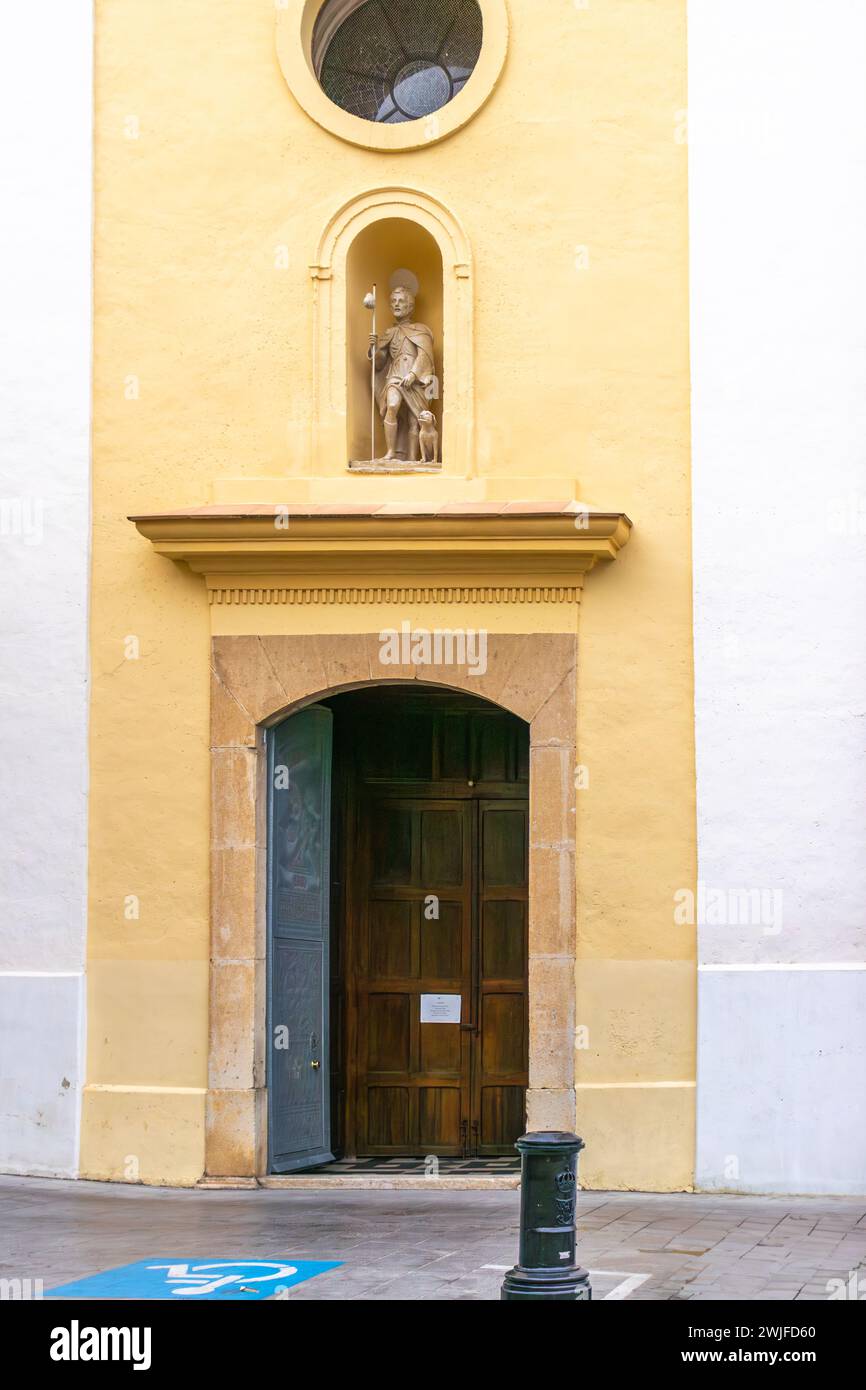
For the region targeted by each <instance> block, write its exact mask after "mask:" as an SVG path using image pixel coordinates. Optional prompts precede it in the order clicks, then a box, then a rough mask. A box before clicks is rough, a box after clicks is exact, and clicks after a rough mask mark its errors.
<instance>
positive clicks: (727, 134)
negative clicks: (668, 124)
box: [689, 0, 866, 1193]
mask: <svg viewBox="0 0 866 1390" xmlns="http://www.w3.org/2000/svg"><path fill="white" fill-rule="evenodd" d="M864 57H866V6H864V5H863V3H862V0H824V3H822V4H820V5H815V4H814V3H813V2H812V0H727V3H725V4H724V5H720V4H718V3H717V0H690V3H689V78H690V97H689V162H690V206H691V213H690V215H691V277H692V279H691V287H692V382H693V480H694V566H695V657H696V720H697V729H696V732H697V758H698V848H699V879H700V880H701V882H702V883H703V885H704V896H705V902H706V903H709V902H710V901H711V894H712V892H713V890H724V893H725V894H726V895H728V894H729V892H730V890H731V889H748V890H763V891H764V892H765V894H768V895H771V896H769V897H768V898H767V899H766V903H767V904H768V905H770V904H772V903H775V904H776V905H777V908H778V910H775V909H772V910H770V911H767V912H764V913H763V914H762V913H760V912H753V913H752V915H751V918H749V915H748V914H746V915H747V920H746V921H745V922H742V921H739V920H737V921H733V920H732V917H733V916H734V915H736V916H737V917H739V916H740V915H741V913H740V912H738V911H736V909H733V910H732V905H731V904H730V903H729V902H728V901H727V898H726V899H725V900H724V902H723V900H721V899H718V898H716V899H715V910H714V911H709V910H707V911H706V912H705V914H704V916H705V921H704V923H703V925H702V926H701V927H700V930H699V943H700V960H701V964H702V966H703V967H704V968H703V969H702V971H701V974H700V991H699V1024H698V1026H699V1056H698V1138H697V1148H698V1153H697V1183H698V1185H699V1186H700V1187H705V1188H713V1189H716V1188H722V1189H733V1190H738V1191H750V1192H828V1193H842V1192H851V1193H863V1192H866V1108H864V1103H863V1089H864V1087H863V1078H864V1075H866V1067H864V1062H866V1056H864V1041H866V970H864V969H852V968H851V967H852V966H856V965H858V964H859V965H862V964H863V963H864V962H866V849H864V842H866V329H864V324H866V269H864V266H866V258H864V254H863V229H864V226H866V121H864V116H863V96H862V92H863V63H864ZM774 894H775V895H780V896H778V897H773V896H772V895H774ZM720 903H723V906H722V907H720ZM756 903H757V900H756ZM768 966H776V967H779V968H774V969H768V968H767V967H768ZM804 967H808V968H804Z"/></svg>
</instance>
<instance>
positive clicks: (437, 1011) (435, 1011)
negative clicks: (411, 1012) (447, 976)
mask: <svg viewBox="0 0 866 1390" xmlns="http://www.w3.org/2000/svg"><path fill="white" fill-rule="evenodd" d="M461 1002H462V999H461V996H460V995H459V994H422V995H421V1022H422V1023H459V1022H460V1005H461Z"/></svg>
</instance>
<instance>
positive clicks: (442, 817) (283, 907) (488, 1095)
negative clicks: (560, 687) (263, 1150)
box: [267, 682, 529, 1172]
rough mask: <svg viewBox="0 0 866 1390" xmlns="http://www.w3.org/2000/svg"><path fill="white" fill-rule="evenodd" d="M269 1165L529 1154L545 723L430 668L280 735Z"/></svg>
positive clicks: (272, 831)
mask: <svg viewBox="0 0 866 1390" xmlns="http://www.w3.org/2000/svg"><path fill="white" fill-rule="evenodd" d="M268 780H269V803H270V804H269V816H268V825H269V837H268V838H269V846H268V881H269V893H268V1000H269V1018H268V1040H269V1046H268V1058H267V1069H268V1095H269V1126H268V1128H269V1146H268V1147H269V1164H268V1166H269V1169H270V1170H271V1171H272V1172H292V1171H298V1170H300V1169H304V1168H308V1167H311V1166H316V1165H317V1164H320V1163H322V1162H328V1161H329V1160H330V1159H332V1158H335V1159H344V1160H345V1159H348V1160H351V1159H355V1158H358V1159H364V1160H367V1161H370V1162H372V1161H375V1160H377V1159H378V1160H381V1161H383V1162H386V1161H389V1160H393V1159H398V1158H404V1157H405V1158H412V1157H414V1158H422V1157H427V1156H429V1155H436V1156H437V1157H441V1158H443V1159H468V1160H475V1161H484V1160H485V1159H490V1160H494V1159H495V1158H496V1157H498V1156H505V1155H508V1156H510V1155H513V1152H514V1149H513V1145H514V1140H515V1139H516V1138H517V1137H518V1136H519V1135H520V1134H521V1133H522V1132H523V1130H524V1129H525V1123H526V1115H525V1106H526V1087H527V1084H528V1053H529V1046H528V1024H529V1010H528V949H529V945H528V903H527V896H528V887H527V884H528V858H529V803H528V796H529V726H528V725H527V724H526V723H525V722H524V721H523V720H521V719H519V718H518V717H517V716H515V715H513V714H510V713H508V712H507V711H506V710H504V709H501V708H500V707H498V706H496V705H493V704H491V703H489V702H488V701H485V700H482V699H479V698H477V697H474V696H472V695H468V694H462V693H457V692H451V691H447V690H443V689H442V688H441V687H440V688H434V687H431V686H424V685H420V684H419V683H417V682H415V683H413V684H412V685H411V686H408V685H389V686H374V687H367V688H365V689H363V690H356V691H352V692H347V693H344V694H340V695H336V696H333V697H331V698H327V699H323V700H321V701H320V702H318V703H317V704H316V705H314V706H310V707H308V708H306V709H304V710H302V711H300V712H299V713H297V714H294V715H291V716H290V717H289V718H288V719H286V720H284V721H283V722H282V723H280V724H278V725H276V726H275V727H274V728H273V729H271V730H270V733H269V779H268Z"/></svg>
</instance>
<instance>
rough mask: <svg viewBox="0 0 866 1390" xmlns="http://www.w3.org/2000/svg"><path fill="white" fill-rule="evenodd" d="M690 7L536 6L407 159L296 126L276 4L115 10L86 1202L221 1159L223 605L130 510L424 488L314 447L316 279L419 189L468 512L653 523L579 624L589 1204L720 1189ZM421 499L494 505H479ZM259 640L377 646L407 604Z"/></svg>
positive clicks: (99, 146)
mask: <svg viewBox="0 0 866 1390" xmlns="http://www.w3.org/2000/svg"><path fill="white" fill-rule="evenodd" d="M685 8H686V6H685V0H605V3H603V4H601V3H599V4H596V3H593V4H592V5H590V7H589V8H587V9H582V8H578V7H577V6H575V5H573V4H572V3H571V0H543V2H542V3H540V2H539V0H510V3H509V11H510V17H511V33H510V43H509V52H508V58H507V61H506V65H505V69H504V72H503V74H502V78H501V80H500V82H499V85H498V87H497V89H496V91H495V92H494V94H493V96H492V97H491V99H490V101H489V102H488V103H487V104H486V105H485V106H484V108H483V109H482V110H481V111H480V112H479V113H478V115H477V116H476V117H475V118H474V120H472V121H471V122H470V123H469V124H468V125H467V126H466V127H465V129H464V130H462V131H461V132H459V133H458V134H456V135H455V136H453V137H451V138H449V139H447V140H444V141H442V142H440V143H434V144H432V145H430V146H429V147H428V148H424V149H421V150H418V151H413V152H408V153H407V152H404V153H382V152H374V151H369V150H364V149H361V148H358V147H356V146H353V145H350V144H347V143H344V142H342V141H340V140H338V139H336V138H334V136H333V135H331V134H329V133H328V132H326V131H325V130H323V129H321V128H320V127H319V126H318V125H316V124H315V123H314V122H312V121H311V120H310V119H309V117H308V116H307V115H306V114H305V113H304V112H303V111H302V110H301V109H300V107H299V106H298V105H297V104H296V103H295V101H294V100H293V98H292V96H291V95H290V92H289V90H288V88H287V86H286V82H285V80H284V78H283V74H282V72H281V70H280V67H279V65H278V62H277V57H276V51H275V35H274V29H275V11H274V4H273V0H184V3H183V4H182V5H181V4H177V3H174V0H98V3H97V52H96V229H95V254H96V265H95V375H94V480H93V593H92V613H91V642H92V664H93V697H92V715H91V757H92V770H91V841H90V843H91V851H90V852H91V869H90V894H91V897H90V930H89V946H88V974H89V993H88V1009H89V1013H88V1086H87V1088H86V1091H85V1097H84V1111H83V1126H82V1157H81V1168H82V1173H83V1174H84V1175H86V1176H94V1177H114V1178H124V1177H125V1178H130V1177H140V1178H141V1179H143V1180H144V1181H147V1182H175V1183H189V1182H194V1181H195V1180H196V1179H197V1178H198V1177H199V1176H200V1174H201V1172H202V1167H203V1151H204V1120H203V1109H204V1108H203V1093H204V1088H205V1086H206V1067H207V962H208V950H209V947H208V937H209V927H208V829H209V827H208V814H209V812H208V796H209V785H208V777H209V768H208V657H209V610H208V605H207V601H206V595H205V589H204V585H203V583H202V581H201V579H200V578H198V577H196V576H193V575H191V574H190V573H189V572H188V571H187V570H186V569H185V568H184V567H182V566H176V565H173V564H172V563H170V562H169V561H166V560H162V559H160V558H158V557H157V556H155V555H154V554H153V552H152V551H151V548H150V546H149V545H148V544H147V543H146V542H145V541H144V540H143V539H142V538H141V536H139V535H138V534H137V532H136V531H135V530H134V528H133V527H132V526H131V525H130V524H129V523H128V522H127V521H126V520H125V518H126V516H127V515H129V514H131V513H133V514H134V513H152V512H155V511H160V510H169V509H173V508H177V507H183V506H192V505H199V504H202V503H205V502H207V501H209V500H210V499H211V497H212V496H214V495H216V496H220V495H226V496H228V495H234V496H235V497H241V496H243V493H244V489H245V488H248V489H249V492H250V500H254V499H253V493H256V494H257V496H256V498H255V500H263V498H262V496H261V492H262V487H263V484H262V482H261V480H262V479H273V480H274V482H273V485H272V488H271V491H272V496H271V497H270V498H269V500H271V501H276V502H278V501H282V500H284V499H285V498H287V497H288V496H289V495H290V494H291V488H292V483H291V479H292V477H293V476H295V477H296V478H297V476H298V475H299V474H300V473H302V472H303V473H304V475H305V476H312V475H315V474H316V473H317V471H321V472H323V473H327V472H330V474H331V478H330V483H329V485H330V486H331V487H332V489H336V495H338V496H341V497H345V498H346V500H368V499H376V500H380V499H384V498H386V497H390V496H394V495H395V492H394V488H395V486H396V487H400V486H401V485H402V484H403V483H404V482H405V481H406V480H400V479H397V480H389V487H388V488H387V489H386V487H385V486H384V484H383V483H382V481H381V480H380V481H377V480H376V479H373V478H357V477H353V478H352V479H348V478H347V477H346V476H345V475H344V474H343V473H342V470H341V469H337V470H335V468H334V466H333V463H332V462H331V463H328V465H327V467H325V466H324V465H322V466H321V468H319V464H318V462H317V460H316V458H315V457H311V455H310V423H311V418H310V417H311V399H312V395H313V379H312V372H313V365H312V351H311V347H312V337H313V321H312V283H311V280H310V276H309V270H308V267H309V264H310V262H311V261H312V260H313V259H314V256H315V249H316V247H317V245H318V242H319V239H320V237H321V235H322V231H323V229H324V227H325V225H326V223H327V221H328V219H329V218H330V217H331V216H332V215H333V213H334V212H335V211H336V210H337V209H338V208H339V207H340V206H341V204H343V203H345V202H346V201H347V200H348V199H350V198H352V197H353V196H355V195H357V194H359V193H362V192H364V191H365V190H367V189H372V188H376V187H382V186H386V185H390V184H395V185H405V186H412V187H417V188H419V189H421V190H423V191H425V192H426V193H429V194H431V195H433V196H434V197H436V198H438V199H439V200H440V201H441V202H443V203H444V204H446V205H447V207H448V208H449V209H450V210H451V211H452V213H453V214H454V215H456V216H457V217H458V218H459V220H460V222H461V223H462V224H463V227H464V229H465V231H466V233H467V236H468V238H469V240H470V242H471V246H472V252H473V258H474V305H475V383H476V389H475V402H474V405H475V423H476V441H477V449H476V455H475V459H474V469H475V471H476V473H477V475H478V482H477V483H476V484H473V486H474V487H476V489H477V488H480V489H481V495H483V493H484V492H485V490H486V491H488V492H489V494H490V495H497V496H502V495H503V494H504V495H506V496H507V495H508V489H509V487H510V486H511V485H510V484H509V483H508V480H509V479H513V480H515V482H514V484H513V486H514V489H515V491H516V492H519V495H520V496H521V497H527V496H531V495H536V496H538V497H539V498H548V497H550V496H551V495H554V496H561V497H566V498H567V497H569V496H573V495H577V496H579V497H580V498H582V499H583V500H584V501H586V502H587V503H589V504H590V505H591V506H593V507H599V508H603V509H608V510H623V511H626V512H627V513H628V514H629V515H630V517H631V518H632V520H633V522H634V524H635V532H634V535H633V538H632V540H631V542H630V544H629V546H628V548H627V550H626V551H625V552H624V553H623V555H622V556H621V558H620V559H619V560H618V561H617V562H616V563H615V564H613V565H609V566H605V567H603V568H602V569H600V570H598V571H596V572H595V573H593V574H591V575H590V576H589V577H588V579H587V582H586V586H585V590H584V595H583V601H582V604H581V616H580V636H581V641H580V659H579V662H580V664H579V712H580V725H579V758H580V761H581V762H582V763H583V764H585V765H586V766H587V767H588V769H589V773H590V787H589V790H586V791H582V792H580V793H579V794H578V799H577V818H578V830H577V834H578V863H579V870H578V933H579V944H578V955H579V959H578V967H577V1000H578V1007H577V1020H578V1023H579V1024H581V1025H584V1026H585V1027H586V1028H587V1029H588V1038H589V1045H588V1047H587V1048H585V1049H582V1050H579V1051H578V1053H577V1063H578V1084H579V1091H578V1127H579V1128H580V1129H581V1130H582V1131H583V1132H584V1134H585V1136H586V1137H587V1140H588V1147H587V1150H586V1153H585V1155H584V1157H583V1159H582V1177H583V1180H584V1181H585V1182H587V1183H590V1184H591V1185H594V1186H599V1187H601V1186H609V1187H615V1186H625V1187H643V1188H659V1189H665V1188H678V1187H683V1186H688V1185H689V1184H690V1182H691V1178H692V1165H693V1123H694V1119H693V1107H694V1091H693V1082H694V996H695V966H694V941H693V937H692V935H691V933H690V932H689V931H688V929H686V928H683V927H678V926H675V925H674V922H673V911H672V896H673V893H674V891H675V889H676V888H678V887H683V886H689V885H690V884H693V882H694V877H695V834H694V759H693V727H692V712H693V693H692V665H691V568H690V554H689V536H690V517H689V453H688V439H689V420H688V401H689V395H688V392H689V380H688V282H687V217H686V147H685V145H684V144H683V143H681V140H680V139H679V138H678V135H679V126H680V121H681V114H680V113H681V112H682V109H683V108H684V107H685V105H686V67H685V64H686V43H685ZM283 246H285V247H288V248H289V255H288V266H287V268H279V267H280V265H281V264H282V260H283V258H282V255H281V254H280V253H279V248H281V247H283ZM446 472H447V461H446ZM518 479H519V480H520V482H519V483H518V482H517V481H516V480H518ZM527 479H536V480H537V481H536V482H535V483H529V484H527V483H526V481H525V480H527ZM488 480H489V482H488ZM264 486H265V488H266V489H267V488H268V487H269V486H270V485H269V484H264ZM323 486H324V485H323ZM423 486H424V488H425V489H427V495H428V496H429V495H433V496H436V495H441V496H442V500H443V501H446V500H449V498H450V497H451V496H452V495H453V496H457V495H468V494H460V491H459V490H460V487H461V486H463V484H461V482H460V480H459V479H452V480H450V481H449V479H448V478H447V477H443V478H442V479H434V480H432V482H431V481H430V480H426V479H425V480H424V484H423ZM534 488H537V492H535V493H534V494H533V491H532V489H534ZM552 488H554V489H555V491H554V492H553V493H551V489H552ZM430 489H433V491H432V492H431V491H430ZM436 489H439V492H438V493H437V491H436ZM396 495H403V494H402V493H397V494H396ZM475 495H478V493H477V492H476V494H475ZM216 612H217V610H216V609H213V610H211V613H216ZM253 616H254V618H255V621H256V623H257V624H259V625H260V624H261V623H263V622H264V623H266V624H267V625H268V628H269V630H279V628H280V627H282V629H283V630H286V631H289V630H291V631H305V632H315V631H371V630H375V629H376V628H377V627H378V626H392V625H394V620H395V609H394V608H393V607H391V608H388V609H383V610H382V611H381V612H380V611H378V610H376V609H374V608H371V607H369V606H366V607H365V608H364V609H363V610H359V611H357V612H353V611H352V610H351V609H346V610H344V611H342V612H341V611H340V610H334V609H328V610H317V609H316V608H315V607H312V606H311V607H305V608H303V609H292V608H290V607H287V606H286V607H283V608H282V609H280V610H270V611H268V612H267V613H266V615H265V616H264V617H263V612H262V611H257V610H255V611H253ZM403 617H406V618H409V619H410V620H413V621H418V622H419V623H421V622H423V623H424V625H427V626H431V625H436V624H437V623H438V624H439V625H443V626H456V625H462V626H470V625H472V624H473V623H474V624H475V625H478V624H479V623H482V622H483V624H484V625H486V626H488V627H490V628H491V629H493V630H500V631H521V630H540V629H541V628H542V627H545V626H548V625H552V626H553V629H554V630H556V628H557V625H558V624H561V622H562V614H559V615H555V616H551V615H548V616H547V617H545V618H544V619H542V620H541V622H540V623H539V620H538V616H537V612H536V613H533V612H527V611H525V610H524V611H522V612H521V610H520V609H519V608H517V607H514V608H512V609H511V610H510V611H508V610H506V609H505V608H503V609H502V610H501V611H498V612H497V611H491V609H490V607H489V606H485V611H484V612H483V614H482V613H481V612H475V611H473V612H472V613H465V612H463V611H462V610H461V616H460V618H459V620H458V619H457V617H456V615H455V612H454V610H447V609H446V610H442V612H440V613H439V614H438V615H437V614H431V613H430V612H429V611H424V612H421V613H419V614H417V615H416V614H415V613H413V612H412V611H411V610H407V611H405V612H404V611H403V610H400V612H399V614H398V618H399V619H402V618H403ZM217 621H218V622H219V623H221V624H227V625H228V626H225V627H224V629H223V630H226V631H240V630H244V624H247V630H248V623H249V616H248V615H246V616H245V615H242V614H241V612H240V610H234V611H232V610H224V611H222V612H221V613H220V614H219V615H218V618H217ZM232 624H234V625H235V626H232ZM238 624H240V626H238ZM274 624H276V625H277V628H276V629H275V628H274V627H273V625H274ZM335 624H336V626H335ZM526 624H531V625H532V626H531V627H529V628H527V627H526V626H525V625H526ZM398 625H399V624H398ZM130 638H134V639H137V642H138V644H139V655H138V657H137V659H136V658H135V657H133V658H130V657H129V656H128V654H127V653H128V651H129V650H130V644H129V639H130ZM132 898H135V899H137V900H138V909H137V910H138V916H137V917H136V916H135V915H134V914H135V911H136V905H135V903H134V902H131V899H132ZM137 1088H144V1089H137Z"/></svg>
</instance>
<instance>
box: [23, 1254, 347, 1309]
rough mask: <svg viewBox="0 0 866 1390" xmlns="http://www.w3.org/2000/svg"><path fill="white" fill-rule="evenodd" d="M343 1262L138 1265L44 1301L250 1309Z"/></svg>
mask: <svg viewBox="0 0 866 1390" xmlns="http://www.w3.org/2000/svg"><path fill="white" fill-rule="evenodd" d="M340 1264H342V1260H293V1259H292V1258H291V1257H288V1258H287V1259H279V1260H202V1259H197V1260H181V1259H170V1260H165V1259H159V1258H156V1259H151V1260H138V1261H137V1262H136V1263H135V1264H131V1265H120V1266H119V1268H117V1269H106V1270H103V1272H102V1273H101V1274H91V1275H90V1276H89V1278H87V1279H76V1280H74V1281H73V1283H71V1284H60V1285H58V1287H57V1288H56V1289H47V1290H46V1296H47V1297H48V1298H179V1299H180V1298H182V1299H201V1298H233V1299H240V1300H242V1301H243V1300H246V1301H247V1302H250V1303H254V1302H255V1301H256V1299H261V1298H276V1297H279V1295H280V1293H281V1292H282V1291H283V1290H284V1289H290V1288H292V1286H293V1285H294V1284H303V1283H305V1282H306V1280H307V1279H314V1278H315V1277H316V1275H317V1274H324V1273H325V1272H326V1270H329V1269H336V1268H337V1266H338V1265H340Z"/></svg>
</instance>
